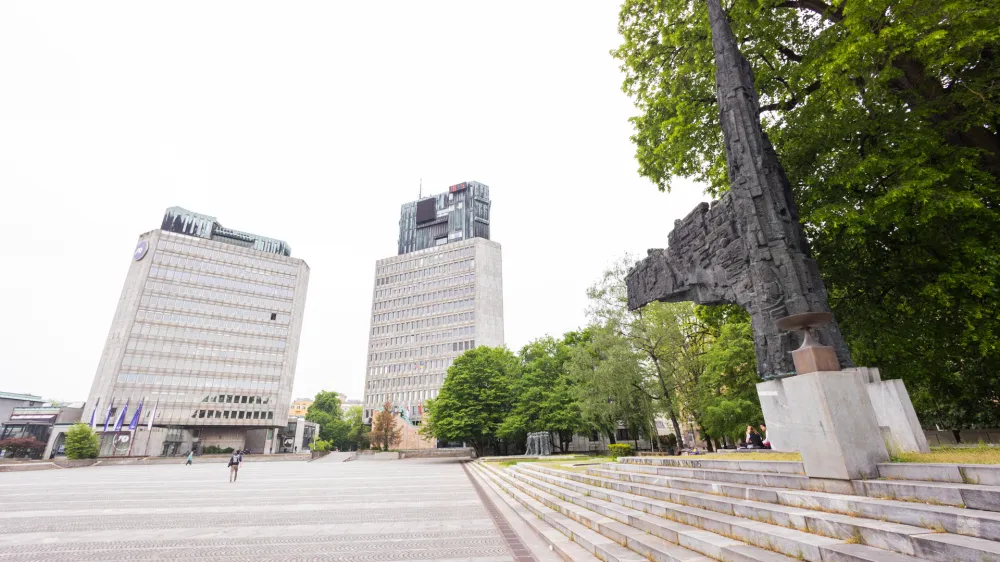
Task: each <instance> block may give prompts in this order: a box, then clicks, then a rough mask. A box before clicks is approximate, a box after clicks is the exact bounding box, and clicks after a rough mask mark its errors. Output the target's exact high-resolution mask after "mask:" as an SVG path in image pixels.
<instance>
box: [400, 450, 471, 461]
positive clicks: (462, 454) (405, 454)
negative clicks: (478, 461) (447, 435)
mask: <svg viewBox="0 0 1000 562" xmlns="http://www.w3.org/2000/svg"><path fill="white" fill-rule="evenodd" d="M399 454H400V458H404V459H451V458H456V459H457V458H461V459H474V458H476V450H475V449H473V448H472V447H457V448H447V449H415V450H413V449H411V450H404V451H400V452H399Z"/></svg>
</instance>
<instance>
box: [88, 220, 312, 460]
mask: <svg viewBox="0 0 1000 562" xmlns="http://www.w3.org/2000/svg"><path fill="white" fill-rule="evenodd" d="M290 255H291V248H290V247H289V245H288V244H287V243H285V242H283V241H281V240H275V239H273V238H267V237H264V236H259V235H256V234H250V233H247V232H241V231H238V230H233V229H229V228H224V227H223V226H222V225H221V224H219V223H218V221H217V220H216V219H215V217H211V216H208V215H202V214H198V213H194V212H191V211H187V210H185V209H182V208H180V207H171V208H169V209H167V210H166V213H165V214H164V216H163V221H162V223H161V229H159V230H153V231H150V232H147V233H145V234H142V235H140V236H139V241H138V243H137V244H136V247H135V250H134V251H133V253H132V256H131V260H130V266H129V270H128V274H127V275H126V277H125V286H124V287H123V289H122V293H121V298H120V299H119V302H118V309H117V311H116V312H115V316H114V319H113V320H112V323H111V330H110V332H109V334H108V338H107V342H106V344H105V346H104V351H103V353H102V354H101V358H100V363H99V365H98V368H97V373H96V374H95V376H94V382H93V384H92V386H91V389H90V394H89V396H88V399H87V410H86V412H85V419H86V420H88V421H89V420H90V418H91V416H94V418H95V420H96V421H97V425H98V426H99V427H98V429H103V428H104V425H105V423H104V422H105V420H106V419H107V418H108V416H107V413H108V408H109V407H110V408H111V412H110V413H111V416H110V418H111V420H114V419H115V417H116V416H117V415H118V414H119V412H120V411H121V409H123V408H125V406H126V404H127V405H128V409H127V412H126V414H125V420H124V422H125V424H126V425H127V424H128V422H129V421H130V420H131V418H132V416H133V413H134V412H135V411H136V408H137V407H138V405H139V403H140V401H141V402H142V404H143V409H142V413H141V419H140V420H139V424H140V425H142V426H145V425H146V424H147V422H148V420H149V417H150V416H151V415H152V413H153V410H154V407H155V410H156V418H155V419H154V420H153V423H154V426H155V427H160V428H165V429H163V431H161V432H160V433H162V435H161V436H160V437H158V438H156V439H153V436H151V435H150V436H144V437H143V438H145V439H146V441H147V443H146V445H147V446H146V447H145V449H148V453H149V454H150V455H154V456H155V455H161V454H162V455H171V454H186V452H187V451H188V450H190V449H192V448H194V449H195V450H196V451H199V450H201V449H203V448H204V447H208V446H213V445H214V446H217V447H221V448H226V447H233V448H237V449H238V448H248V449H250V450H251V451H253V452H258V453H260V452H263V453H268V452H274V451H275V450H276V449H277V444H278V442H277V430H279V429H280V428H283V427H285V425H286V423H287V418H288V405H289V402H290V398H291V397H290V394H291V389H292V385H293V382H294V378H295V364H296V359H297V356H298V347H299V335H300V332H301V329H302V316H303V311H304V309H305V301H306V290H307V288H308V283H309V266H308V265H306V263H305V262H304V261H302V260H301V259H296V258H292V257H290ZM143 429H145V428H143ZM109 433H110V432H109ZM109 436H110V435H109ZM135 437H136V438H137V439H138V438H139V437H138V435H137V436H135ZM114 439H115V442H116V447H117V448H119V449H120V448H124V447H123V446H122V442H123V441H124V439H122V438H120V437H114ZM150 441H152V445H151V446H150ZM103 447H104V445H103V444H102V451H103ZM116 451H117V449H116Z"/></svg>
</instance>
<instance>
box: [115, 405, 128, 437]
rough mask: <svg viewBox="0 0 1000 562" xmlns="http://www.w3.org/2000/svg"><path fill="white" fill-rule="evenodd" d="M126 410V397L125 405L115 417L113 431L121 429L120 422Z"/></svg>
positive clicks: (123, 418)
mask: <svg viewBox="0 0 1000 562" xmlns="http://www.w3.org/2000/svg"><path fill="white" fill-rule="evenodd" d="M126 412H128V399H126V400H125V406H123V407H122V411H120V412H118V417H117V418H115V431H121V430H122V423H123V422H124V421H125V413H126Z"/></svg>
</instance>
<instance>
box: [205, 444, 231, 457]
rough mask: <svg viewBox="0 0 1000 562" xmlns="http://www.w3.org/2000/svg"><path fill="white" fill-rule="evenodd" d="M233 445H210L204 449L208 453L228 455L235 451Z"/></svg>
mask: <svg viewBox="0 0 1000 562" xmlns="http://www.w3.org/2000/svg"><path fill="white" fill-rule="evenodd" d="M233 450H234V449H233V448H232V447H220V446H218V445H209V446H208V447H205V449H204V450H203V451H202V452H203V453H204V454H206V455H228V454H230V453H232V452H233Z"/></svg>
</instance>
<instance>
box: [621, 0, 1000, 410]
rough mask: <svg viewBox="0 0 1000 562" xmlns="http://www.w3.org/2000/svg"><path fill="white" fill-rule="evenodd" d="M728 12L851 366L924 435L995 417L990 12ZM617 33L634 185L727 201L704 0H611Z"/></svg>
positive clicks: (994, 16) (995, 124)
mask: <svg viewBox="0 0 1000 562" xmlns="http://www.w3.org/2000/svg"><path fill="white" fill-rule="evenodd" d="M727 8H728V14H729V19H730V21H731V25H732V26H733V30H734V32H735V34H736V36H737V37H739V38H741V39H742V43H741V48H742V50H743V52H744V54H745V56H746V57H747V59H748V61H749V62H750V65H751V67H752V69H753V71H754V75H755V85H756V87H757V90H758V92H759V94H760V99H761V106H762V107H761V109H762V122H763V126H764V129H765V131H766V132H767V134H768V135H769V136H770V138H771V140H772V141H773V143H774V145H775V148H776V150H777V152H778V154H779V157H780V159H781V161H782V164H783V165H784V167H785V170H786V172H787V174H788V176H789V179H790V181H791V183H792V186H793V189H794V191H795V197H796V201H797V203H798V206H799V212H800V217H801V219H802V220H803V222H804V225H805V228H806V232H807V235H808V236H809V238H810V240H811V241H812V246H813V251H814V254H815V257H816V259H817V261H818V262H819V264H820V270H821V272H822V274H823V278H824V281H825V283H826V285H827V289H828V291H829V294H830V304H831V307H832V308H833V310H834V312H835V313H836V314H837V318H838V321H839V322H840V326H841V328H842V330H843V332H844V334H845V337H846V339H847V341H848V343H849V345H850V346H851V349H852V354H853V356H854V359H855V361H856V362H857V363H858V364H863V365H865V364H867V365H873V366H878V367H880V368H881V369H882V371H883V372H884V374H885V375H886V376H889V377H900V378H903V379H904V380H906V382H907V385H908V387H909V389H910V392H911V395H912V396H913V398H914V401H915V404H916V406H917V408H918V410H919V412H920V413H921V416H922V419H923V421H924V423H925V424H928V423H940V424H945V425H950V426H962V425H976V424H979V425H992V424H996V423H1000V408H998V406H997V405H998V404H1000V378H998V377H996V376H994V374H993V370H992V369H993V367H992V366H993V365H996V364H998V363H1000V288H998V280H1000V26H998V25H997V21H1000V3H997V2H994V1H989V0H902V1H900V0H831V1H830V2H829V3H828V2H825V1H824V0H808V1H806V0H732V1H731V2H729V3H728V4H727ZM619 31H620V33H621V35H622V38H623V42H622V44H621V46H620V47H619V48H618V49H617V50H616V51H615V52H614V54H615V56H616V57H617V58H618V59H619V60H620V61H621V63H622V69H623V71H624V73H625V80H624V89H625V91H626V92H627V93H628V94H629V95H630V96H631V97H632V98H633V99H634V100H635V103H636V106H637V108H638V109H639V115H637V116H636V117H635V118H634V119H633V124H634V126H635V134H634V136H633V137H632V138H633V141H634V143H635V145H636V156H637V159H638V162H639V171H640V173H641V174H643V175H645V176H647V177H649V178H650V179H652V180H653V181H654V182H655V183H656V184H657V185H658V186H659V187H660V188H661V189H669V187H670V185H671V182H672V181H673V180H674V179H675V178H677V177H692V178H695V179H698V180H701V181H704V182H706V183H707V184H708V185H709V189H710V191H711V192H713V193H715V194H718V193H719V192H721V191H724V190H725V189H727V178H726V172H725V159H724V158H725V155H724V151H723V147H722V136H721V130H720V127H719V123H718V118H719V117H718V107H717V104H716V100H715V92H714V76H713V73H714V62H713V56H712V47H711V38H710V35H709V27H708V22H707V10H706V8H705V5H704V2H702V1H700V0H625V2H624V3H623V5H622V9H621V13H620V21H619Z"/></svg>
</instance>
